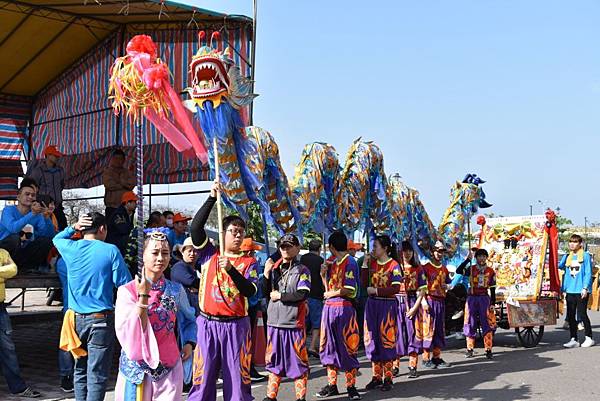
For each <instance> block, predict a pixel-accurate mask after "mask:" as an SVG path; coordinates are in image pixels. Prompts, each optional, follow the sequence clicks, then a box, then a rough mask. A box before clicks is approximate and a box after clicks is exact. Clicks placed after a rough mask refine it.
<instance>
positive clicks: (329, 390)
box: [315, 384, 340, 398]
mask: <svg viewBox="0 0 600 401" xmlns="http://www.w3.org/2000/svg"><path fill="white" fill-rule="evenodd" d="M315 395H316V396H317V397H319V398H327V397H331V396H334V395H340V392H339V391H338V388H337V386H336V385H334V384H328V385H326V386H325V387H323V388H322V389H321V391H319V392H318V393H317V394H315Z"/></svg>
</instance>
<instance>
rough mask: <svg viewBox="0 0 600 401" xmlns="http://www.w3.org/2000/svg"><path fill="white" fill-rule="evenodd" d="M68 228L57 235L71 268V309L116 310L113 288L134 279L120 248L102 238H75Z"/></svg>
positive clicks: (86, 311) (58, 245)
mask: <svg viewBox="0 0 600 401" xmlns="http://www.w3.org/2000/svg"><path fill="white" fill-rule="evenodd" d="M74 233H75V230H74V229H73V228H72V227H67V228H66V229H65V230H63V231H62V232H60V233H58V234H57V235H56V237H54V240H53V242H54V246H55V247H56V249H57V250H58V252H59V253H60V255H61V256H62V258H63V259H64V261H65V264H66V267H67V288H66V291H67V299H68V301H67V302H68V304H69V309H72V310H74V311H75V312H77V313H94V312H101V311H105V310H113V309H114V304H113V290H114V289H115V287H119V286H121V285H123V284H126V283H128V282H129V281H131V274H130V273H129V270H128V269H127V265H126V264H125V261H124V260H123V256H121V252H119V249H118V248H117V247H116V246H114V245H112V244H107V243H106V242H103V241H99V240H86V239H80V240H77V241H73V240H71V239H70V238H71V236H72V235H73V234H74Z"/></svg>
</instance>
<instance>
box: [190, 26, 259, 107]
mask: <svg viewBox="0 0 600 401" xmlns="http://www.w3.org/2000/svg"><path fill="white" fill-rule="evenodd" d="M205 37H206V33H205V32H204V31H201V32H200V33H199V34H198V38H199V41H200V43H202V42H203V41H204V39H205ZM219 37H220V34H219V32H217V31H215V32H213V33H212V35H211V40H210V42H211V46H207V45H203V46H201V47H200V48H199V49H198V51H197V52H196V54H195V55H194V56H193V57H192V61H191V63H190V69H189V73H190V78H191V86H190V87H188V88H186V91H187V92H188V94H189V95H190V97H191V99H190V100H187V101H186V106H187V107H188V108H189V109H191V110H192V111H196V106H199V107H200V108H204V102H206V101H209V100H210V101H212V103H213V107H214V108H217V107H218V106H219V105H220V104H221V102H222V101H223V100H224V99H227V101H228V102H229V103H231V105H232V106H233V107H234V108H236V109H239V108H241V107H243V106H247V105H249V104H250V103H251V102H252V100H253V99H254V98H255V97H256V96H257V95H255V94H253V93H252V81H251V80H250V79H248V78H246V77H244V76H242V74H241V72H240V69H239V67H238V66H237V65H236V64H235V62H234V61H233V59H232V55H231V48H229V47H227V48H225V49H224V50H223V51H219V50H217V49H215V48H213V47H212V42H213V41H215V40H218V39H219Z"/></svg>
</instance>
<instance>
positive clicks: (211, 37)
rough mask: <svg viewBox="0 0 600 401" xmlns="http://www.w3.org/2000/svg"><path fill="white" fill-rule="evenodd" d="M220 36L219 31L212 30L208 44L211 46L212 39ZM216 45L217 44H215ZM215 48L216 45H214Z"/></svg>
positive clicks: (217, 38)
mask: <svg viewBox="0 0 600 401" xmlns="http://www.w3.org/2000/svg"><path fill="white" fill-rule="evenodd" d="M220 38H221V34H220V33H219V31H214V32H213V33H212V35H210V46H211V47H213V41H214V40H217V41H218V40H219V39H220ZM217 46H218V44H217ZM214 47H215V48H216V46H214Z"/></svg>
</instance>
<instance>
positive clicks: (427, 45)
mask: <svg viewBox="0 0 600 401" xmlns="http://www.w3.org/2000/svg"><path fill="white" fill-rule="evenodd" d="M180 1H181V0H180ZM192 2H193V3H195V4H196V5H198V6H200V7H203V8H208V9H212V10H217V11H223V12H227V13H235V14H246V15H251V13H252V1H251V0H243V1H241V0H235V1H233V0H232V1H223V0H211V1H200V0H192ZM599 15H600V3H599V2H597V1H585V0H580V1H577V2H565V1H558V0H556V1H552V0H545V1H534V0H529V1H519V0H502V1H500V0H497V1H491V0H489V1H481V0H472V1H460V0H454V1H441V0H440V1H425V0H423V1H406V0H402V1H374V2H367V3H365V2H358V1H311V0H303V1H280V0H259V18H258V27H259V29H258V38H257V45H258V46H257V61H256V68H257V70H256V81H257V83H256V91H257V93H259V94H260V96H259V97H258V98H257V99H256V102H255V115H254V118H255V120H254V122H255V124H256V125H260V126H261V127H263V128H265V129H267V130H269V131H270V132H271V133H272V134H273V135H274V136H275V139H276V140H277V143H278V144H279V147H280V151H281V159H282V163H283V165H284V167H285V169H286V171H287V173H288V176H292V175H293V168H294V166H295V165H296V163H298V161H299V158H300V153H301V151H302V148H303V146H304V145H305V144H306V143H310V142H313V141H325V142H328V143H331V144H332V145H334V146H335V147H336V149H337V150H338V153H339V154H340V156H341V157H342V158H343V157H344V156H345V154H346V151H347V150H348V147H349V145H350V143H351V142H352V140H353V139H355V138H356V137H358V136H362V137H363V138H364V139H367V140H373V141H374V142H375V143H377V144H378V145H379V146H380V147H381V148H382V150H383V151H384V156H385V167H386V171H387V172H388V173H395V172H398V173H400V174H401V175H402V177H404V180H405V182H406V183H407V184H408V185H410V186H412V187H414V188H416V189H418V190H419V191H420V193H421V198H422V200H423V201H424V203H425V206H426V208H427V210H428V211H429V213H430V215H431V217H432V219H433V220H434V222H438V221H439V219H440V218H441V215H442V213H443V211H444V209H445V208H446V207H447V206H448V202H449V199H448V194H449V189H450V187H451V185H452V184H453V182H454V181H455V180H457V179H461V178H462V177H463V176H464V175H465V173H468V172H474V173H477V174H478V175H480V176H481V177H483V178H484V179H486V180H487V181H488V183H487V184H485V186H484V189H485V191H486V193H487V196H488V199H489V201H490V202H491V203H493V204H494V207H493V208H492V209H490V211H492V212H494V213H496V214H503V215H520V214H528V213H529V205H530V204H532V205H533V210H534V213H541V212H542V210H543V208H544V205H545V206H551V207H556V206H560V208H561V213H562V214H563V215H564V216H566V217H569V218H571V219H572V220H573V221H574V222H575V223H576V224H581V225H583V220H584V217H588V219H589V220H590V221H592V222H600V211H599V209H598V205H599V204H600V187H599V186H598V178H597V177H598V173H599V171H600V169H599V167H598V161H597V160H598V154H599V152H600V135H599V132H600V113H599V112H598V111H599V110H600V50H599V48H598V38H600V24H599V23H598V16H599ZM171 199H173V198H171Z"/></svg>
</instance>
